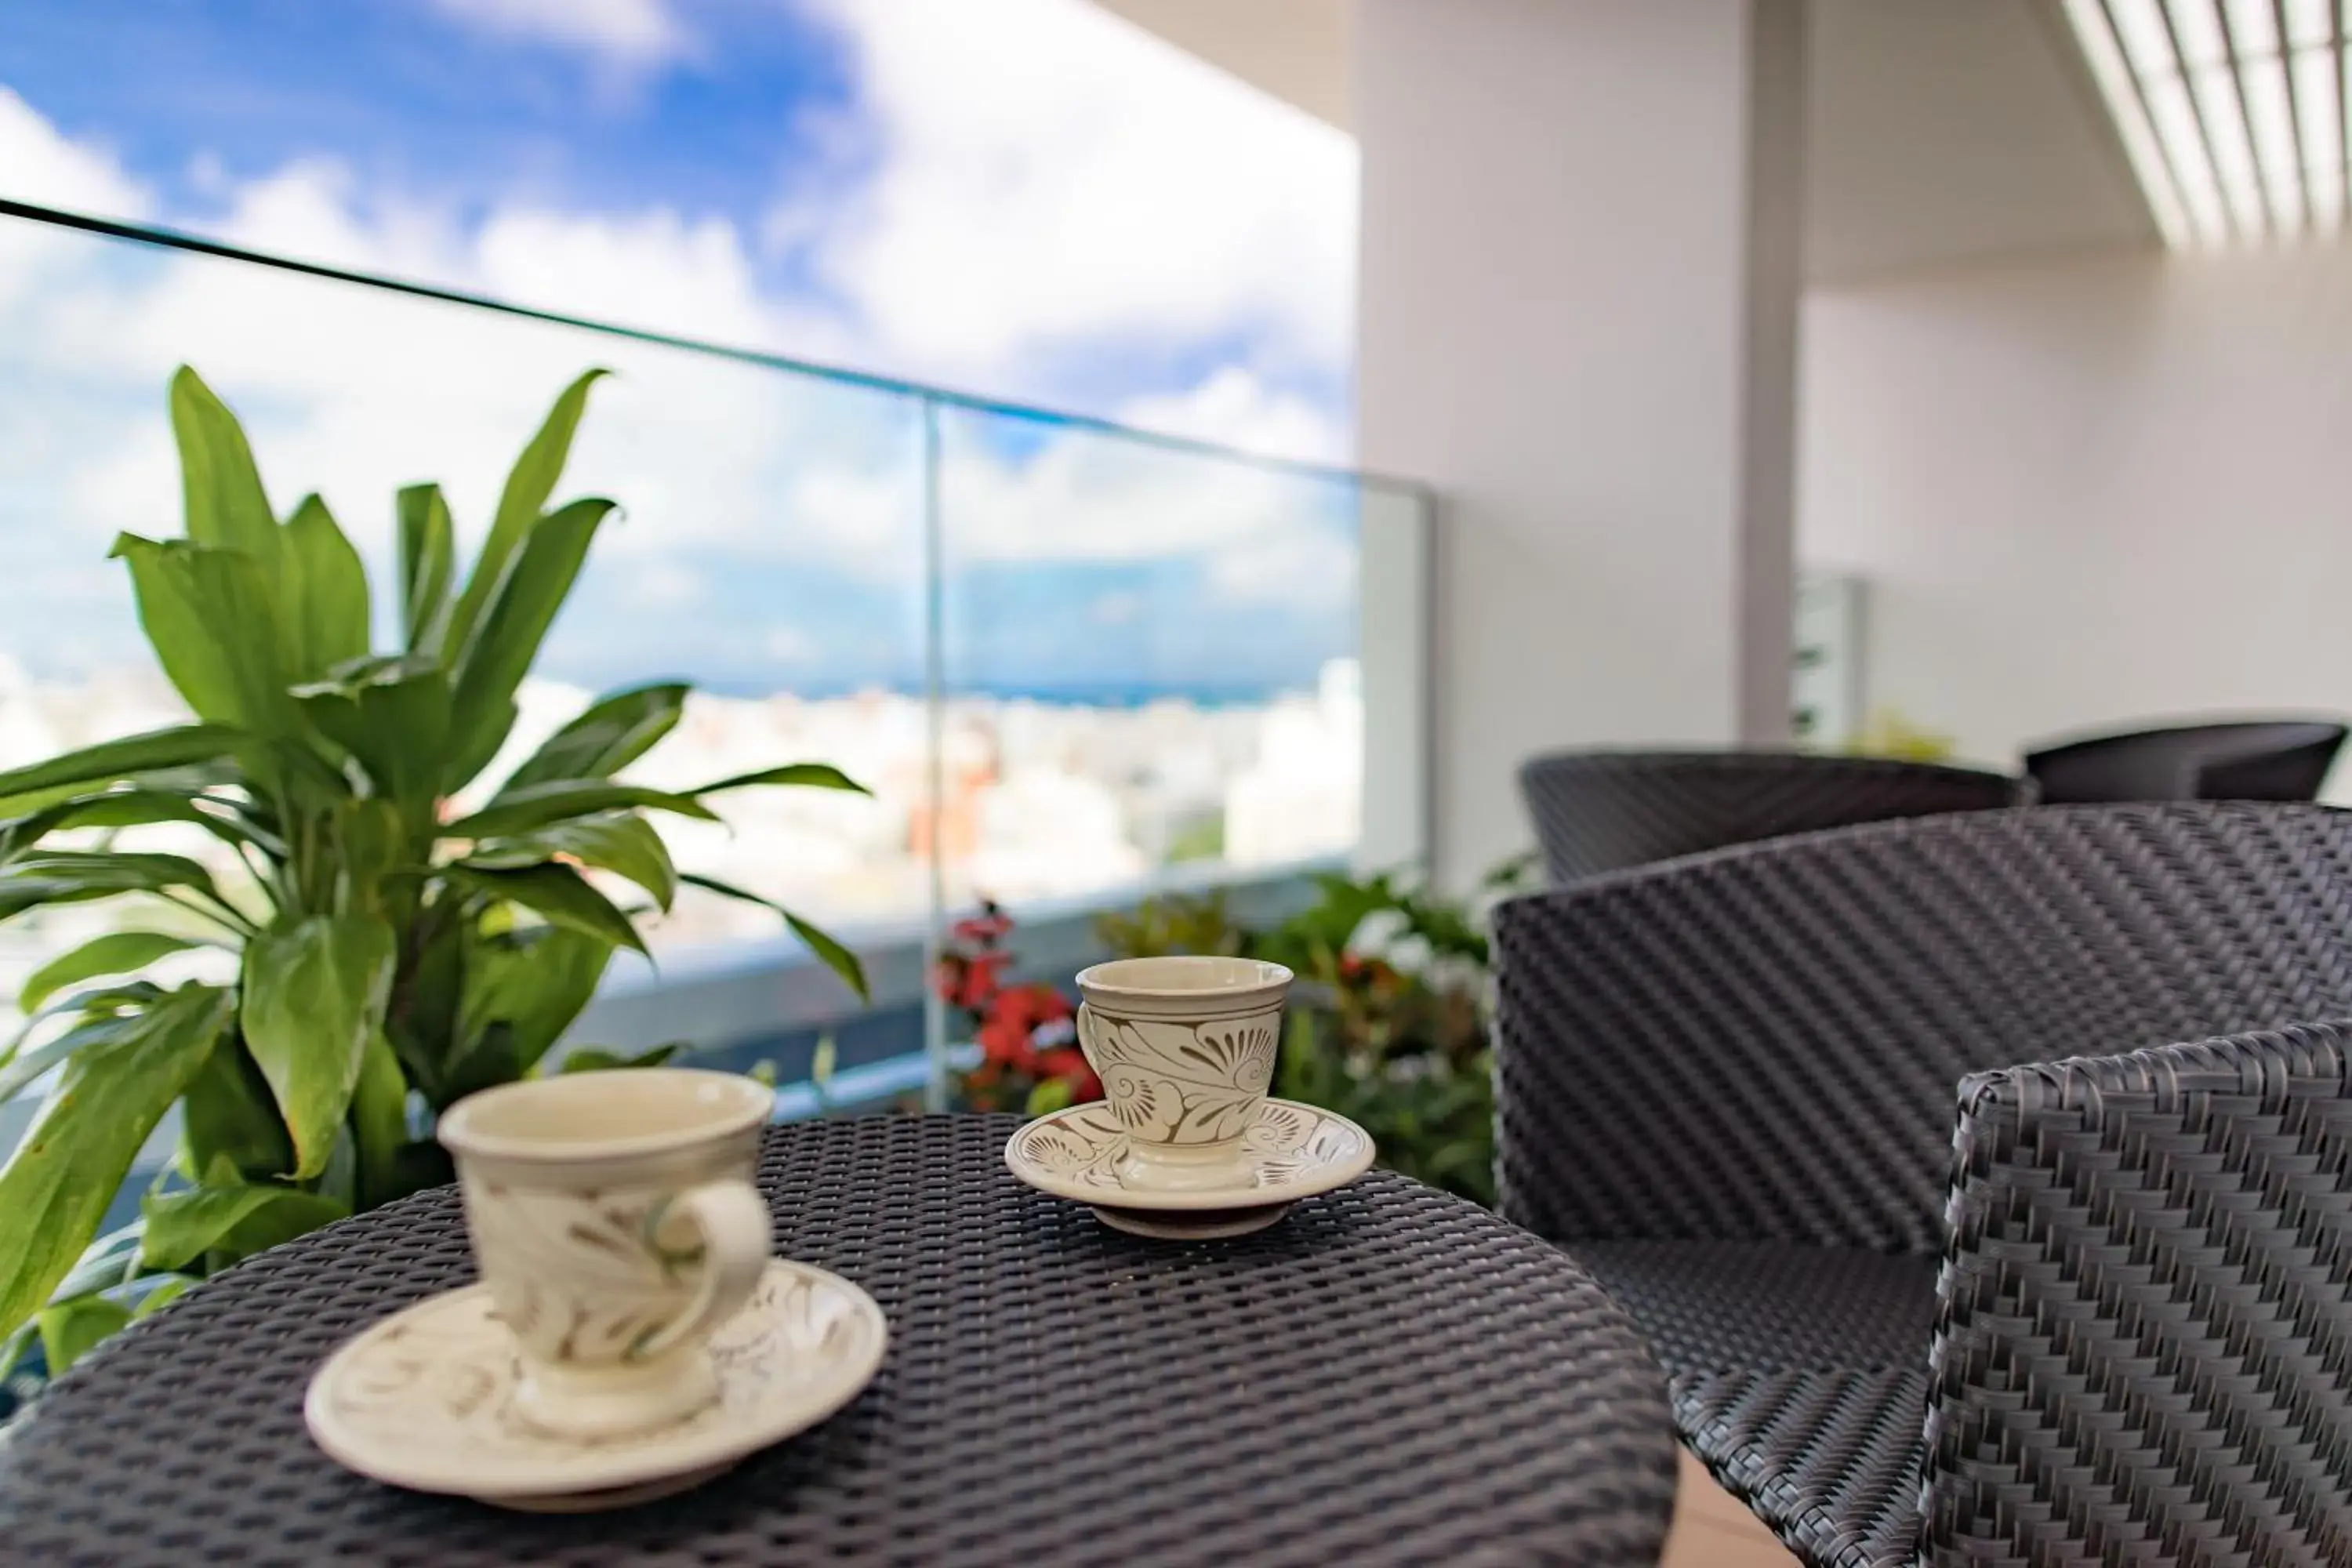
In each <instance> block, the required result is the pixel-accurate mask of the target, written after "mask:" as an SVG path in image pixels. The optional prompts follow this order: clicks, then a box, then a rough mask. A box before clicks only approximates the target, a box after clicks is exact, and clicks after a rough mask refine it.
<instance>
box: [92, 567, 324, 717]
mask: <svg viewBox="0 0 2352 1568" xmlns="http://www.w3.org/2000/svg"><path fill="white" fill-rule="evenodd" d="M113 553H114V554H116V555H118V556H121V558H122V559H123V561H125V562H126V563H128V564H129V565H130V568H131V590H132V594H133V596H134V597H135V598H136V599H137V600H138V604H139V624H140V626H141V627H142V628H143V629H144V630H145V632H146V633H147V640H148V642H149V643H150V644H152V646H153V647H154V649H155V658H156V660H157V662H158V663H160V664H162V665H163V673H164V674H165V675H167V676H169V677H170V678H171V680H172V684H173V686H174V687H176V688H178V689H179V692H180V695H181V696H182V697H184V698H186V699H187V702H188V706H189V707H190V708H192V709H194V710H195V713H196V716H197V717H198V718H200V719H205V720H210V721H213V722H215V723H222V724H235V725H236V726H238V727H240V728H242V729H245V730H248V731H253V732H254V733H255V734H257V735H279V734H284V733H286V732H287V731H288V730H289V727H290V725H291V722H292V718H293V712H294V707H293V703H292V700H290V699H289V698H288V697H287V695H286V688H287V686H288V685H289V675H288V670H287V668H286V663H285V658H284V651H283V650H284V644H283V643H282V642H281V641H280V634H279V632H278V609H277V606H276V605H275V603H274V602H273V598H274V595H273V589H272V586H271V583H270V579H269V576H268V574H267V573H266V572H265V570H264V569H263V567H262V565H261V564H260V563H259V562H258V561H257V560H256V559H255V558H254V557H253V556H252V555H249V554H247V552H244V551H243V550H237V549H231V548H227V547H226V546H212V545H203V544H191V543H188V542H184V541H182V540H177V539H173V540H165V541H163V542H157V541H154V540H152V539H142V538H140V537H139V536H138V535H136V534H131V533H125V534H121V535H118V536H117V537H116V539H115V542H114V551H113Z"/></svg>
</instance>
